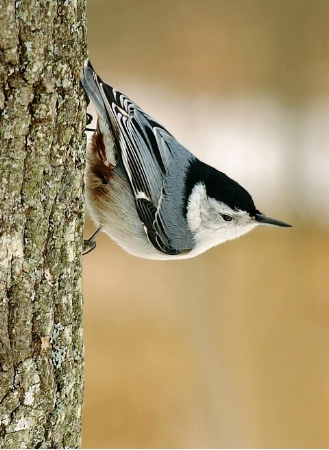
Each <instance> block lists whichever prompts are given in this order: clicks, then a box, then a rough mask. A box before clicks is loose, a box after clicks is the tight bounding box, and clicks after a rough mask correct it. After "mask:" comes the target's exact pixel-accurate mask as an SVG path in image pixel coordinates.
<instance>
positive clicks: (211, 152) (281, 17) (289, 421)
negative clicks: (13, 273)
mask: <svg viewBox="0 0 329 450" xmlns="http://www.w3.org/2000/svg"><path fill="white" fill-rule="evenodd" d="M328 21H329V2H328V1H327V0H324V1H321V0H312V1H311V0H307V1H306V0H235V1H234V2H232V1H230V0H222V1H221V0H165V1H164V0H161V1H160V0H143V1H134V0H89V1H88V40H89V57H90V58H91V60H92V63H93V65H94V67H95V69H96V70H97V71H98V72H99V74H100V75H101V76H102V77H103V78H104V79H105V80H107V81H108V82H109V83H110V84H113V85H114V86H116V87H117V88H118V89H119V90H121V91H123V92H124V93H126V94H127V95H128V96H130V97H131V98H132V99H133V100H135V101H136V102H137V103H138V104H139V105H140V106H142V107H143V108H144V109H145V110H146V111H147V112H148V113H149V114H151V115H153V116H154V117H155V118H156V119H157V120H158V121H160V122H161V123H162V124H163V125H165V126H166V127H167V128H168V129H169V131H171V132H172V133H173V134H174V135H175V136H176V138H177V139H178V140H179V141H180V142H181V143H182V144H183V145H185V146H186V147H188V148H189V149H190V150H191V151H193V152H194V153H195V154H196V155H197V156H198V157H199V158H200V159H202V160H204V161H206V162H208V163H210V164H212V165H214V166H216V167H217V168H218V169H219V170H222V171H224V172H226V173H227V174H228V175H229V176H231V177H232V178H233V179H236V180H237V181H238V182H240V183H241V184H242V185H243V186H244V187H245V188H247V189H248V190H249V192H251V193H252V195H253V198H254V200H255V202H256V205H257V206H258V208H259V209H261V210H262V211H264V212H265V213H266V214H268V215H269V216H273V217H276V218H278V219H281V220H284V221H287V222H289V221H290V222H291V223H293V225H294V228H292V229H275V228H270V227H263V228H259V229H257V230H255V231H253V232H252V233H250V234H248V235H246V236H244V237H243V238H241V239H239V240H237V241H234V242H229V243H226V244H224V245H222V246H219V247H217V248H216V249H213V250H211V251H209V252H208V253H206V254H204V255H202V256H200V257H198V258H196V259H192V260H186V261H178V262H174V261H173V262H156V261H146V260H141V259H138V258H135V257H132V256H130V255H127V254H125V253H124V252H123V251H122V250H121V249H120V248H118V247H117V245H116V244H114V243H112V242H111V241H110V239H108V238H107V237H105V236H100V237H99V238H98V242H97V249H96V250H95V251H94V252H93V253H91V254H89V255H88V256H85V257H84V259H83V263H84V289H85V307H84V311H85V334H84V341H85V347H86V380H85V388H86V391H85V404H84V415H83V446H84V447H85V448H86V447H91V448H93V447H119V448H120V447H121V448H124V447H169V448H171V447H182V448H185V447H328V446H329V427H328V423H329V381H328V380H329V358H328V354H329V303H328V302H329V274H328V263H329V258H328V248H329V232H328V231H329V201H328V190H329V175H328V167H329V153H328V144H329V127H328V120H329V76H328V74H329V27H328ZM92 231H93V227H92V225H91V224H90V223H87V226H86V232H85V233H86V236H88V235H89V234H90V233H91V232H92Z"/></svg>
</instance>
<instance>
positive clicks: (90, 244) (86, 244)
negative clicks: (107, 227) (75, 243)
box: [82, 228, 102, 255]
mask: <svg viewBox="0 0 329 450" xmlns="http://www.w3.org/2000/svg"><path fill="white" fill-rule="evenodd" d="M101 231H102V229H101V228H98V230H96V231H95V233H94V234H93V235H92V236H91V237H90V238H89V239H88V240H84V241H83V249H82V254H83V255H86V254H87V253H90V252H92V251H93V250H94V249H95V248H96V242H95V237H96V236H97V235H98V234H99V233H100V232H101Z"/></svg>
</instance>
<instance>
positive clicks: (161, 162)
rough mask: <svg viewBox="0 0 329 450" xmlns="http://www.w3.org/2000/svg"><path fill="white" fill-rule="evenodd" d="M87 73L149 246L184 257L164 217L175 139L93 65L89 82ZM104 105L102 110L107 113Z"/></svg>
mask: <svg viewBox="0 0 329 450" xmlns="http://www.w3.org/2000/svg"><path fill="white" fill-rule="evenodd" d="M87 71H91V72H90V73H89V76H92V78H93V82H94V83H93V84H92V82H91V80H90V79H89V84H90V85H91V88H90V90H92V92H93V93H94V92H95V86H94V85H95V84H96V85H97V87H98V90H99V93H100V94H101V98H102V102H103V105H104V107H105V110H106V113H107V116H108V118H109V120H110V123H111V126H112V129H113V132H114V135H115V139H116V141H117V142H118V144H119V145H117V148H118V149H120V151H121V154H120V157H121V160H122V163H123V165H124V168H125V170H126V173H127V176H128V179H129V182H130V185H131V188H132V191H133V194H134V196H135V201H136V209H137V212H138V215H139V218H140V220H141V222H142V223H143V225H144V229H145V231H146V234H147V236H148V238H149V240H150V242H151V243H152V244H153V246H154V247H155V248H156V249H158V250H159V251H161V252H163V253H167V254H170V255H174V254H179V253H181V251H182V250H183V249H181V248H174V247H173V245H172V244H171V239H170V236H169V233H168V229H167V226H166V223H165V221H164V219H163V214H162V213H161V199H162V196H163V194H164V184H165V178H166V176H167V170H168V168H169V166H170V164H171V162H172V154H171V151H170V146H169V145H168V142H167V140H168V139H169V140H170V139H173V137H172V136H171V134H170V133H169V132H168V131H167V130H166V129H165V128H163V127H162V126H161V125H160V124H159V123H157V122H156V121H155V120H154V119H152V118H151V117H150V116H148V115H147V114H145V113H144V112H143V111H142V110H141V109H140V108H139V107H138V106H137V105H136V104H135V103H134V102H132V101H131V100H130V99H129V98H128V97H126V96H125V95H124V94H122V93H121V92H119V91H117V90H116V89H114V88H112V87H111V86H109V85H107V84H105V83H104V82H103V81H102V80H101V79H100V78H99V77H98V76H97V74H96V73H95V72H94V70H93V69H92V66H91V65H90V63H89V65H87V66H86V67H85V75H84V77H85V79H87V81H88V74H87V73H86V72H87ZM85 84H87V82H86V83H85ZM88 87H89V86H88ZM87 91H88V89H87ZM98 102H99V99H98ZM99 103H100V102H99ZM103 105H100V106H99V108H103V109H104V107H103ZM96 106H97V105H96Z"/></svg>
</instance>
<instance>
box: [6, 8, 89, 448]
mask: <svg viewBox="0 0 329 450" xmlns="http://www.w3.org/2000/svg"><path fill="white" fill-rule="evenodd" d="M85 24H86V18H85V0H70V1H67V0H65V1H64V0H1V2H0V58H1V59H0V114H1V116H0V447H1V448H3V447H7V448H40V447H42V448H51V447H52V448H62V447H70V448H74V447H79V445H80V439H81V408H82V398H83V343H82V282H81V249H82V230H83V223H84V198H83V169H84V162H85V161H84V158H85V138H84V126H85V109H86V104H85V97H84V94H83V91H82V89H81V87H80V82H79V79H80V74H81V70H82V64H83V60H84V58H85V57H86V25H85Z"/></svg>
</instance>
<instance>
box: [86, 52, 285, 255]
mask: <svg viewBox="0 0 329 450" xmlns="http://www.w3.org/2000/svg"><path fill="white" fill-rule="evenodd" d="M81 84H82V86H83V88H84V90H85V92H86V94H87V97H88V98H89V100H90V101H91V102H92V104H93V105H94V107H95V110H96V113H97V125H96V129H95V131H94V133H93V135H92V137H91V142H90V144H89V146H88V150H87V156H86V172H85V186H86V189H85V192H86V205H87V210H88V211H89V213H90V215H91V217H92V219H93V221H94V224H95V225H96V226H97V231H96V233H94V235H93V236H92V237H91V238H90V239H88V240H85V241H84V250H83V253H84V254H85V253H88V252H89V251H91V250H93V249H94V248H95V246H96V241H95V237H96V236H97V235H98V233H99V232H101V231H103V232H105V233H106V234H107V235H108V236H109V237H110V238H112V240H113V241H115V242H116V243H117V244H118V245H119V246H120V247H122V248H123V249H124V250H125V251H127V252H128V253H130V254H132V255H134V256H138V257H141V258H146V259H154V260H170V259H173V260H176V259H184V258H191V257H194V256H197V255H200V254H201V253H203V252H205V251H207V250H209V249H210V248H212V247H214V246H217V245H218V244H221V243H223V242H226V241H228V240H231V239H235V238H238V237H239V236H242V235H243V234H245V233H247V232H248V231H250V230H252V229H253V228H255V227H256V226H258V225H272V226H277V227H290V226H291V225H289V224H287V223H285V222H281V221H279V220H275V219H271V218H270V217H267V216H266V215H265V214H263V213H261V212H260V211H259V210H258V209H257V208H256V206H255V204H254V201H253V199H252V197H251V195H250V194H249V193H248V192H247V191H246V190H245V189H244V188H243V187H242V186H240V185H239V184H238V183H237V182H236V181H234V180H233V179H231V178H229V177H228V176H227V175H226V174H224V173H223V172H220V171H219V170H217V169H215V168H213V167H211V166H209V165H207V164H206V163H204V162H202V161H201V160H199V159H198V158H196V157H195V156H194V155H193V154H192V153H191V152H189V151H188V150H187V149H186V148H185V147H183V146H182V145H181V144H180V143H179V142H178V141H177V140H176V139H175V137H174V136H173V135H172V134H171V133H170V132H169V131H167V130H166V128H164V127H163V126H162V125H160V124H159V123H158V122H157V121H156V120H155V119H153V118H152V117H151V116H149V115H148V114H147V113H145V112H144V111H143V110H142V109H141V108H140V107H139V106H138V105H137V104H136V103H134V102H133V101H132V100H130V99H129V98H128V97H127V96H126V95H124V94H123V93H121V92H119V91H117V90H116V89H115V88H114V87H112V86H110V85H109V84H107V83H105V82H103V81H102V79H101V78H100V77H99V76H98V75H97V73H96V72H95V71H94V69H93V67H92V65H91V63H90V61H89V59H87V60H86V61H85V64H84V69H83V75H82V77H81Z"/></svg>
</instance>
